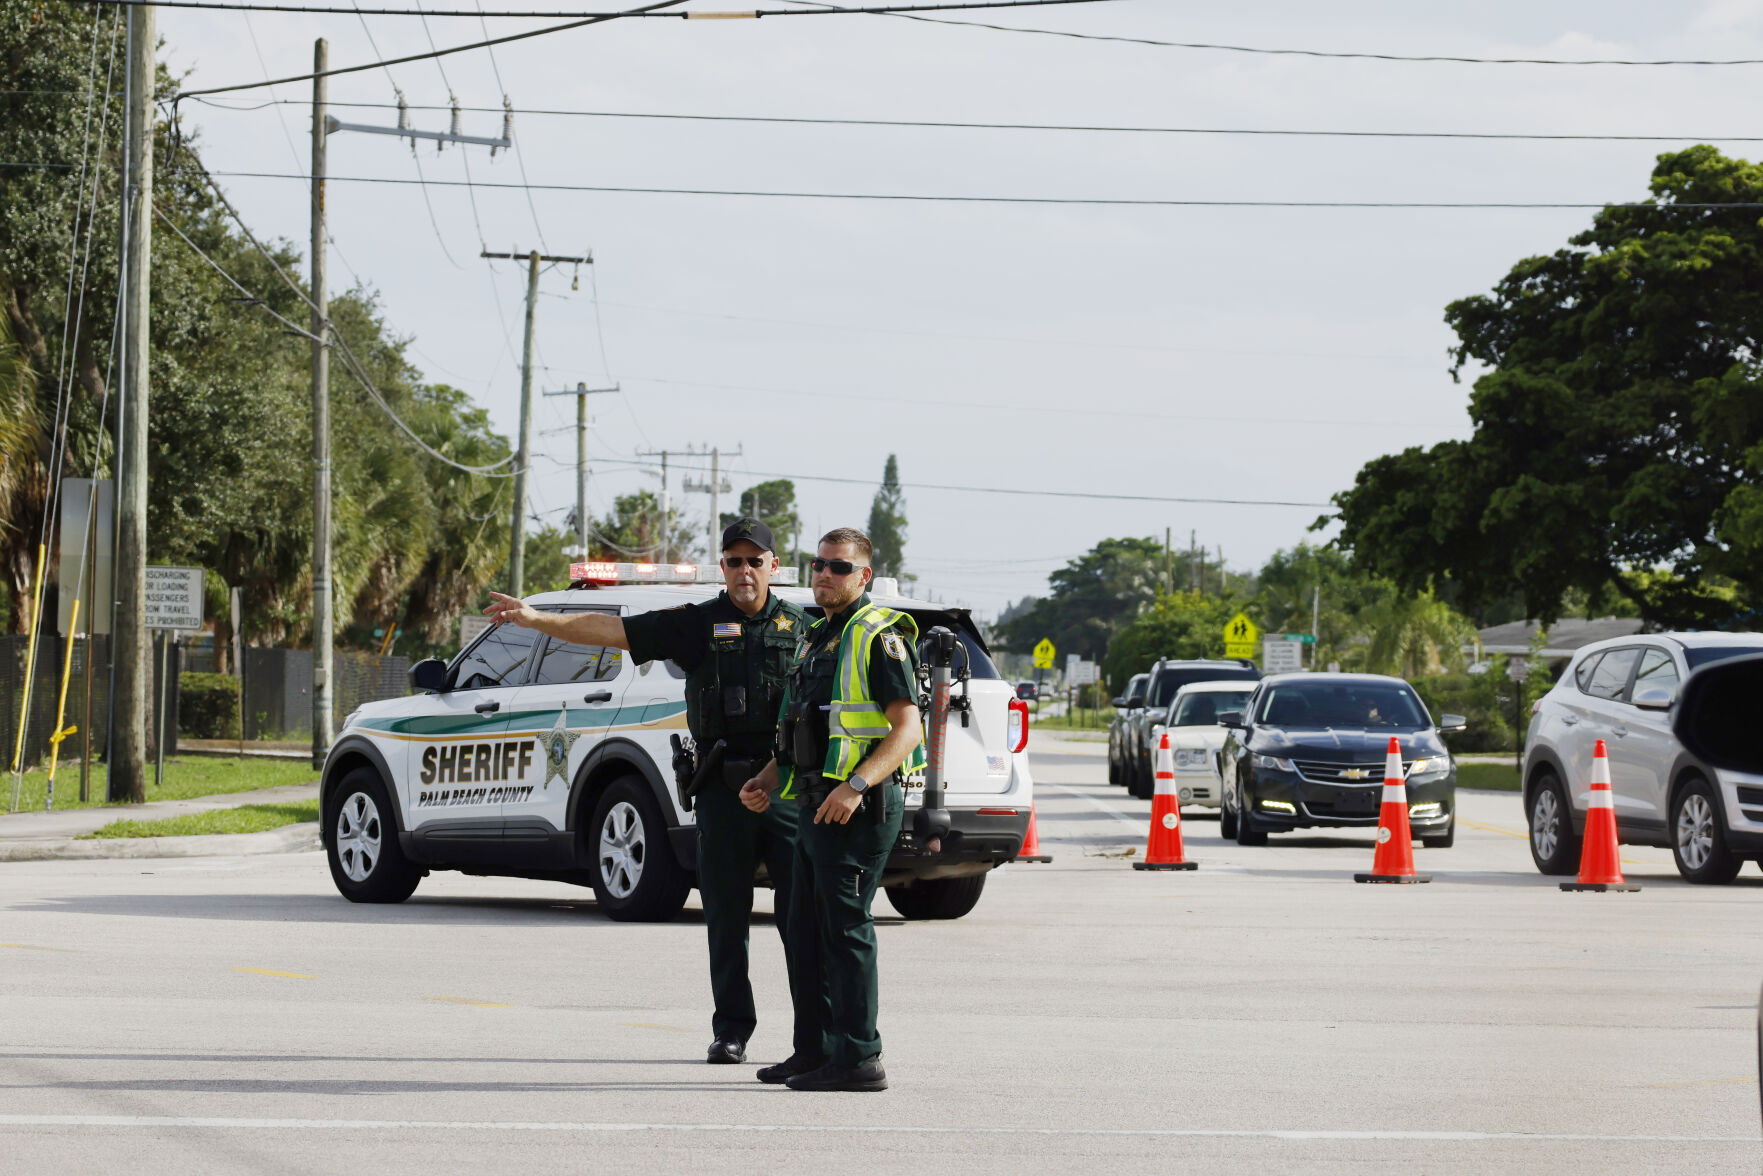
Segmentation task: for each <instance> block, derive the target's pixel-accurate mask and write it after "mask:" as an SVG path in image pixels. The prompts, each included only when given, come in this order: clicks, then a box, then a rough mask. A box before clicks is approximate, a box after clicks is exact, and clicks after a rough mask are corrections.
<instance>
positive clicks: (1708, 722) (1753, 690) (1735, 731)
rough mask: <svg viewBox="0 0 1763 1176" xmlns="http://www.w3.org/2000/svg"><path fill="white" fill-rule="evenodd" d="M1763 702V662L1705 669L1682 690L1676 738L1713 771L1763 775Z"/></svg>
mask: <svg viewBox="0 0 1763 1176" xmlns="http://www.w3.org/2000/svg"><path fill="white" fill-rule="evenodd" d="M1759 697H1763V656H1760V657H1735V658H1728V659H1726V660H1724V661H1718V662H1715V663H1713V664H1712V665H1707V666H1703V667H1702V668H1701V669H1699V670H1697V671H1695V672H1694V673H1693V674H1691V675H1690V676H1689V677H1687V678H1685V679H1684V680H1683V685H1682V686H1680V687H1679V688H1678V696H1677V713H1676V714H1674V715H1672V716H1671V731H1672V734H1674V735H1676V736H1677V741H1678V742H1679V743H1681V744H1683V748H1684V750H1685V751H1687V752H1689V753H1690V754H1691V755H1693V756H1695V757H1696V758H1697V759H1699V760H1701V761H1702V762H1703V763H1704V764H1707V765H1708V766H1709V767H1711V768H1719V769H1722V770H1725V771H1729V772H1763V751H1759V750H1758V745H1757V739H1756V736H1755V735H1754V733H1753V732H1754V730H1755V726H1756V702H1755V700H1756V699H1757V698H1759Z"/></svg>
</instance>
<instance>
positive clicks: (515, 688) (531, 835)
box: [319, 564, 1034, 920]
mask: <svg viewBox="0 0 1763 1176" xmlns="http://www.w3.org/2000/svg"><path fill="white" fill-rule="evenodd" d="M583 566H584V567H585V568H587V569H590V570H598V572H599V573H600V575H599V576H598V577H596V579H595V580H592V581H590V580H586V579H584V580H581V581H578V582H577V583H576V585H574V586H573V587H572V588H571V589H570V590H568V591H564V592H547V593H543V594H540V595H536V596H533V597H530V598H528V600H527V603H528V604H530V605H532V606H533V607H534V608H538V609H546V610H555V611H559V612H573V611H580V610H594V611H601V612H610V613H617V614H619V615H621V616H629V615H632V614H634V613H640V612H647V611H649V610H651V609H661V608H672V607H675V606H677V605H680V604H684V603H686V602H688V601H695V600H703V599H706V598H708V597H710V596H713V595H714V594H715V593H716V592H717V591H719V590H720V588H721V583H720V580H718V581H717V582H716V583H713V584H700V583H698V582H697V579H698V570H697V569H696V568H695V567H693V566H691V565H685V564H682V565H679V566H678V567H675V566H672V565H663V566H661V567H656V566H655V565H651V564H618V565H613V564H604V565H601V564H590V565H583ZM707 571H713V569H707ZM590 574H591V571H590ZM658 578H665V579H676V580H677V581H678V582H674V583H662V582H656V581H657V579H658ZM633 580H634V581H635V582H631V581H633ZM876 589H877V590H876V591H875V592H873V593H872V597H873V599H875V600H876V601H877V603H880V604H885V605H887V606H888V607H890V608H895V609H899V610H901V611H903V612H907V613H910V614H911V615H912V616H913V617H914V619H915V620H916V621H917V622H918V626H919V633H920V636H921V638H922V637H923V636H924V635H925V634H927V633H928V632H929V631H930V629H931V627H932V626H935V625H942V626H944V627H946V628H949V629H951V630H953V631H954V632H955V633H956V634H957V636H958V637H959V640H960V645H961V646H962V648H963V649H964V650H965V653H966V658H965V661H966V664H967V666H968V669H969V671H970V677H969V678H968V679H967V681H966V682H965V683H964V684H963V683H957V684H956V686H955V688H954V692H953V693H954V695H955V698H956V701H957V702H958V703H959V702H960V700H961V698H962V697H963V696H965V698H966V700H967V704H966V708H965V710H964V711H961V712H957V711H951V714H950V718H949V724H948V731H947V734H948V739H947V748H946V753H945V757H944V762H945V788H946V792H945V801H944V802H945V804H946V806H947V807H948V809H949V815H950V817H951V818H952V819H953V822H954V828H953V831H952V832H951V833H949V834H948V835H946V836H945V837H944V838H943V843H942V847H941V850H940V852H938V853H935V854H928V853H925V852H924V850H923V848H922V847H921V846H920V845H919V844H918V843H917V841H916V840H915V839H914V837H913V835H912V832H911V829H912V813H913V812H914V811H915V810H916V809H918V808H919V807H921V805H922V794H921V793H920V792H918V791H909V792H908V794H907V798H906V808H907V820H906V828H905V831H904V832H903V833H902V834H901V837H900V841H899V842H898V844H897V845H896V846H895V849H894V852H893V854H892V856H891V857H890V858H889V860H888V865H887V868H886V871H885V872H884V874H883V876H882V884H883V885H884V886H885V887H886V888H887V891H888V899H889V901H890V902H892V903H893V905H894V908H895V909H896V910H898V911H899V912H900V913H901V914H902V915H904V916H905V917H907V918H944V919H947V918H958V917H960V916H961V915H964V914H966V913H967V912H968V911H969V910H972V909H973V906H974V904H975V903H976V902H978V901H979V896H980V891H981V890H982V889H983V887H984V885H985V875H986V874H987V873H988V872H989V871H991V870H992V869H994V868H995V867H997V866H1000V865H1003V864H1004V863H1005V862H1008V861H1010V860H1012V859H1013V858H1015V856H1016V855H1017V853H1018V852H1019V851H1020V849H1021V847H1022V841H1023V837H1024V834H1025V833H1026V832H1027V829H1028V819H1029V808H1030V805H1031V804H1032V803H1033V799H1034V782H1033V779H1032V777H1031V776H1030V774H1029V765H1028V756H1027V755H1026V754H1025V753H1024V751H1023V748H1024V747H1025V746H1026V744H1027V741H1028V708H1027V706H1026V705H1025V704H1023V703H1021V702H1018V701H1017V700H1016V697H1015V690H1014V688H1013V686H1012V684H1011V683H1009V682H1007V681H1005V680H1004V679H1003V678H1002V677H1000V676H999V674H998V671H997V669H996V668H995V667H994V666H993V664H992V660H991V658H990V656H989V655H988V654H987V652H986V648H985V643H984V641H983V640H981V638H980V636H979V633H978V630H977V629H976V628H975V627H974V625H973V622H972V620H971V619H970V618H969V617H968V614H967V611H966V610H965V609H952V608H943V607H941V606H937V605H931V604H926V603H923V602H920V601H915V600H909V599H906V598H903V597H900V596H898V595H897V594H895V593H897V589H895V588H894V587H893V586H892V582H891V581H886V580H883V581H878V582H877V584H876ZM773 591H777V592H779V593H780V595H783V596H785V597H786V598H787V599H790V600H793V601H796V602H797V603H799V604H801V605H803V607H805V608H808V609H809V610H810V611H811V612H815V613H818V611H819V610H818V609H817V608H815V607H814V603H813V599H812V596H811V594H810V593H808V592H807V591H806V590H804V589H800V588H792V587H784V588H781V589H780V588H778V587H777V586H776V584H775V583H774V586H773ZM920 649H921V650H922V649H923V645H922V644H921V646H920ZM960 653H961V651H960V650H958V651H957V656H956V659H955V660H956V667H955V668H956V670H957V671H959V669H960V667H961V663H962V661H963V658H962V657H961V656H960ZM410 678H411V684H412V686H413V687H415V689H416V690H417V691H418V693H415V694H412V695H410V696H408V697H405V698H395V699H387V700H383V701H380V702H372V703H369V704H367V705H366V706H363V707H362V708H361V709H360V710H358V711H356V712H355V713H353V714H351V715H350V716H349V717H348V719H347V721H346V722H345V723H344V726H343V730H342V732H341V733H340V734H339V735H338V737H337V740H336V742H335V744H334V745H333V746H332V748H331V751H330V755H329V757H328V758H327V759H326V760H325V766H324V774H323V778H322V782H321V785H320V792H319V797H320V802H321V806H320V812H321V820H322V824H321V830H322V834H323V838H324V844H325V849H326V851H327V855H328V857H329V860H330V868H331V877H332V879H333V880H334V881H335V882H336V885H337V889H338V890H339V891H341V892H342V894H343V896H344V897H346V898H348V899H350V900H352V901H355V902H402V901H403V900H404V899H406V898H408V897H409V896H410V894H411V892H413V891H414V890H415V889H416V886H417V883H418V882H419V881H420V880H421V879H422V877H423V875H425V874H427V873H428V872H429V871H431V870H459V871H461V872H463V873H467V874H480V875H499V876H504V877H523V878H546V879H555V880H558V881H563V882H572V883H576V884H578V885H583V886H592V887H593V889H594V894H595V897H596V899H597V900H598V902H599V906H600V909H601V910H603V911H604V912H606V913H607V914H608V915H609V916H611V917H612V918H614V919H620V920H661V919H670V918H672V917H673V916H674V915H675V914H677V913H678V912H679V910H680V908H681V907H682V906H683V905H684V903H685V900H686V895H687V893H688V892H689V891H690V890H691V888H692V886H693V882H694V878H693V873H694V870H695V866H696V831H695V829H694V827H693V823H692V815H691V813H690V812H688V811H687V810H686V809H685V808H684V807H683V806H682V804H681V803H680V800H679V797H678V796H677V795H676V789H675V785H674V778H673V771H672V759H673V748H672V744H671V739H670V737H671V736H675V735H678V736H681V737H684V736H685V734H686V713H685V712H686V700H685V674H684V671H682V670H681V669H679V667H677V666H675V665H674V664H672V663H671V662H646V663H644V664H642V665H634V664H632V663H631V660H630V656H629V655H628V654H627V653H625V652H624V651H622V650H617V649H606V648H589V647H584V646H578V645H573V644H570V643H568V642H563V641H558V640H557V639H555V638H549V637H545V636H543V635H540V634H536V633H534V632H533V631H532V630H530V629H522V628H518V627H516V626H513V625H499V626H496V627H493V628H491V629H489V630H488V631H486V632H485V633H483V634H482V635H481V636H480V637H478V639H477V640H475V641H473V642H472V643H471V645H469V646H468V647H467V648H466V649H464V650H463V651H461V652H460V653H459V654H457V655H456V656H455V657H454V658H453V659H452V660H451V661H449V662H446V663H443V662H440V661H438V660H429V661H424V662H419V663H417V664H416V665H414V666H412V667H411V669H410ZM761 880H763V879H761Z"/></svg>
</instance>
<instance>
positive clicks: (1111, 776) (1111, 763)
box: [1108, 747, 1120, 784]
mask: <svg viewBox="0 0 1763 1176" xmlns="http://www.w3.org/2000/svg"><path fill="white" fill-rule="evenodd" d="M1108 783H1110V784H1118V783H1120V761H1119V760H1117V759H1115V758H1114V749H1113V748H1112V747H1110V748H1109V749H1108Z"/></svg>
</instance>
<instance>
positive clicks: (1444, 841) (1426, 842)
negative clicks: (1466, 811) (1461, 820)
mask: <svg viewBox="0 0 1763 1176" xmlns="http://www.w3.org/2000/svg"><path fill="white" fill-rule="evenodd" d="M1420 844H1421V845H1422V846H1424V847H1425V848H1427V849H1450V848H1451V846H1453V845H1455V844H1457V818H1456V817H1455V816H1453V817H1452V818H1451V823H1450V824H1449V825H1446V826H1445V831H1444V832H1443V833H1434V834H1431V835H1429V836H1426V837H1422V838H1421V839H1420Z"/></svg>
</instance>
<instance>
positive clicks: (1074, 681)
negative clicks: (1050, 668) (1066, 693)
mask: <svg viewBox="0 0 1763 1176" xmlns="http://www.w3.org/2000/svg"><path fill="white" fill-rule="evenodd" d="M1101 680H1102V667H1101V666H1099V665H1097V664H1096V663H1095V662H1093V661H1084V660H1083V659H1082V658H1078V659H1075V660H1073V661H1068V662H1066V663H1065V684H1066V685H1067V686H1088V685H1089V684H1090V683H1091V682H1100V681H1101Z"/></svg>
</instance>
